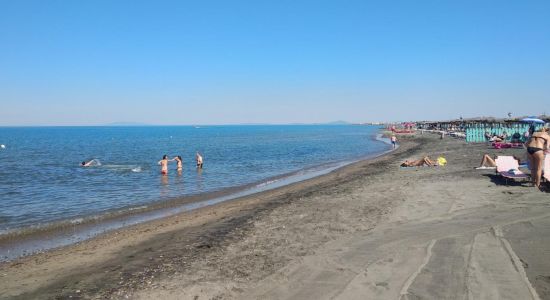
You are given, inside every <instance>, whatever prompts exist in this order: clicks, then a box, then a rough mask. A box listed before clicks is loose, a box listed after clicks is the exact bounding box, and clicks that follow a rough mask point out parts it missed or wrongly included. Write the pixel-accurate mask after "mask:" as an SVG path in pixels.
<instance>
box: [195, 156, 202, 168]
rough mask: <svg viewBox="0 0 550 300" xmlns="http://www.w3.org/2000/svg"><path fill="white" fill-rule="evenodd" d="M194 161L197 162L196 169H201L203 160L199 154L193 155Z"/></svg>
mask: <svg viewBox="0 0 550 300" xmlns="http://www.w3.org/2000/svg"><path fill="white" fill-rule="evenodd" d="M195 159H196V160H197V169H202V164H203V159H202V155H201V154H200V153H199V152H197V154H196V155H195Z"/></svg>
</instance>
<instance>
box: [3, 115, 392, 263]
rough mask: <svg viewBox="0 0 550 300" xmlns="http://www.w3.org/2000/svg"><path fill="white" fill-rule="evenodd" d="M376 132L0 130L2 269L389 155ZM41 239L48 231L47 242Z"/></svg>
mask: <svg viewBox="0 0 550 300" xmlns="http://www.w3.org/2000/svg"><path fill="white" fill-rule="evenodd" d="M379 129H380V128H379V127H378V126H358V125H242V126H241V125H239V126H237V125H234V126H129V127H122V126H112V127H109V126H98V127H0V260H1V259H4V260H7V259H12V258H14V257H17V256H21V255H25V254H29V253H33V252H37V251H41V250H46V249H48V248H52V247H57V246H61V245H66V244H70V243H73V242H77V241H80V240H82V239H85V238H89V237H91V236H94V235H97V234H99V233H101V232H103V231H106V230H111V229H115V228H119V227H122V226H127V225H129V224H134V223H139V222H143V221H147V220H150V219H155V218H159V217H164V216H167V215H170V214H172V213H178V212H180V211H183V210H189V209H194V208H197V207H201V206H204V205H210V204H214V203H217V202H221V201H226V200H229V199H232V198H235V197H238V196H242V195H245V194H250V193H254V192H258V191H262V190H266V189H270V188H275V187H278V186H281V185H285V184H289V183H293V182H296V181H300V180H304V179H307V178H311V177H314V176H318V175H321V174H324V173H327V172H330V171H332V170H334V169H336V168H339V167H341V166H343V165H345V164H349V163H351V162H354V161H357V160H360V159H364V158H368V157H373V156H377V155H380V154H381V153H384V152H386V151H389V149H390V146H389V145H388V143H386V142H383V141H381V140H380V139H377V138H376V137H377V134H378V132H379ZM1 145H4V146H1ZM197 152H200V153H201V155H202V156H203V158H204V166H203V169H197V168H196V162H195V154H196V153H197ZM165 154H166V155H168V157H169V158H173V157H175V156H177V155H179V156H181V157H182V158H183V170H182V171H181V172H178V171H177V170H176V163H175V162H170V165H169V173H168V175H167V176H162V175H161V174H160V166H159V165H158V161H159V160H161V158H162V156H163V155H165ZM90 160H94V162H93V164H92V166H90V167H82V166H81V162H82V161H90ZM67 228H69V229H70V230H68V229H67ZM76 228H80V229H79V230H77V229H76ZM39 232H48V235H47V238H45V237H44V236H45V235H44V234H41V235H37V233H39ZM52 232H54V233H55V234H53V233H52ZM63 232H64V233H63ZM31 237H32V238H31ZM39 237H40V238H39ZM40 239H43V240H40ZM2 241H3V242H2ZM6 241H8V242H6ZM10 241H11V242H10ZM15 241H18V242H17V243H19V244H18V245H15V244H17V243H16V242H15Z"/></svg>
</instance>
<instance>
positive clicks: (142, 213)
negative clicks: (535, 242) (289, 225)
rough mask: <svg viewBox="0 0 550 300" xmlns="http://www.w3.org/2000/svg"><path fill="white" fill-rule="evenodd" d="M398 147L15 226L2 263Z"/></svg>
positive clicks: (2, 241)
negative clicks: (200, 191) (141, 202)
mask: <svg viewBox="0 0 550 300" xmlns="http://www.w3.org/2000/svg"><path fill="white" fill-rule="evenodd" d="M371 139H372V140H373V141H378V142H382V143H384V144H388V145H390V144H391V143H390V142H389V139H387V138H384V137H383V134H382V133H381V131H380V132H378V133H377V134H376V135H375V136H371ZM397 148H398V147H397ZM397 148H396V149H397ZM396 149H392V148H389V149H387V150H385V151H383V152H379V153H374V154H368V155H364V156H361V157H358V158H350V159H346V160H340V161H333V162H330V163H326V164H323V165H317V166H311V167H307V168H304V169H301V170H297V171H294V172H291V173H285V174H281V175H277V176H273V177H269V178H266V179H263V180H260V181H257V182H252V183H250V184H246V185H243V186H237V187H230V188H226V189H223V190H220V191H214V192H208V193H205V194H198V195H191V196H186V197H176V198H172V199H167V200H163V201H158V202H153V203H150V204H149V205H140V206H138V207H127V208H124V209H117V210H115V211H108V212H103V213H101V214H100V215H92V216H86V217H80V218H77V219H70V220H62V221H58V222H53V223H48V224H44V225H41V226H38V227H35V226H30V227H25V228H21V229H14V230H12V231H8V232H6V233H4V234H1V235H0V253H1V255H0V263H2V262H9V261H12V260H16V259H18V258H20V257H26V256H32V255H35V254H39V253H44V252H47V251H51V250H52V249H56V248H60V247H66V246H70V245H72V244H75V243H80V242H84V241H86V240H90V239H93V238H95V237H97V236H100V235H102V234H108V233H110V232H112V231H116V230H120V229H124V228H126V227H129V226H135V225H139V224H142V223H146V222H151V221H155V220H159V219H162V218H167V217H170V216H174V215H178V214H182V213H186V212H190V211H193V210H196V209H201V208H203V207H206V206H210V205H216V204H218V203H222V202H225V201H233V200H238V199H240V198H243V197H247V196H251V195H255V194H259V193H262V192H265V191H269V190H273V189H279V188H282V187H285V186H288V185H292V184H294V183H299V182H302V181H307V180H310V179H312V178H316V177H321V176H324V175H326V174H329V173H331V172H334V171H335V170H339V169H341V168H345V167H346V166H349V165H351V164H355V163H358V162H361V161H367V160H371V159H374V158H377V157H381V156H384V155H386V154H388V153H391V152H393V151H395V150H396Z"/></svg>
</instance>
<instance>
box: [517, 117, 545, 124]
mask: <svg viewBox="0 0 550 300" xmlns="http://www.w3.org/2000/svg"><path fill="white" fill-rule="evenodd" d="M521 121H522V122H526V123H537V124H544V121H543V120H541V119H539V118H535V117H528V118H523V119H521Z"/></svg>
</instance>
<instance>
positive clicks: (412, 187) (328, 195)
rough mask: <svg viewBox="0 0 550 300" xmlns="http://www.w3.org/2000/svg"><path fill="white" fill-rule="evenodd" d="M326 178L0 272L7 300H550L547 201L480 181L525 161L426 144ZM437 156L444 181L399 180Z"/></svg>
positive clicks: (417, 173)
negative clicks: (496, 165)
mask: <svg viewBox="0 0 550 300" xmlns="http://www.w3.org/2000/svg"><path fill="white" fill-rule="evenodd" d="M399 139H400V142H401V146H400V147H399V149H397V150H396V151H394V152H392V153H389V154H387V155H384V156H382V157H379V158H375V159H372V160H366V161H361V162H358V163H355V164H352V165H349V166H346V167H344V168H341V169H339V170H336V171H334V172H332V173H330V174H327V175H324V176H320V177H317V178H313V179H310V180H307V181H303V182H299V183H295V184H292V185H289V186H285V187H282V188H278V189H275V190H270V191H266V192H262V193H259V194H255V195H251V196H247V197H244V198H240V199H236V200H232V201H228V202H225V203H220V204H217V205H214V206H210V207H205V208H202V209H199V210H195V211H191V212H187V213H183V214H180V215H177V216H172V217H168V218H165V219H161V220H156V221H152V222H148V223H144V224H139V225H136V226H132V227H128V228H124V229H121V230H117V231H114V232H110V233H108V234H104V235H101V236H99V237H97V238H94V239H91V240H88V241H85V242H81V243H78V244H75V245H71V246H67V247H63V248H59V249H55V250H52V251H48V252H46V253H41V254H37V255H33V256H29V257H24V258H20V259H17V260H15V261H11V262H7V263H3V264H1V265H0V277H1V280H0V297H1V298H6V299H7V298H10V299H52V298H62V299H66V298H84V299H87V298H115V299H125V298H130V299H550V262H549V260H548V257H550V237H549V235H548V232H549V230H550V205H549V203H550V202H549V200H550V197H549V194H548V193H546V192H541V191H539V190H538V189H535V188H533V187H530V186H529V185H528V184H523V185H522V184H509V185H506V184H504V181H503V180H500V179H499V178H498V177H497V176H496V175H494V170H475V169H474V167H476V166H477V165H478V164H479V161H480V160H481V157H482V156H483V154H484V153H490V154H493V153H497V154H504V155H512V154H515V155H518V156H520V157H521V158H524V157H525V154H524V152H525V150H523V149H501V150H493V149H488V147H487V145H486V144H467V143H465V142H464V141H463V140H459V139H453V138H445V139H443V140H440V139H439V136H438V135H432V134H424V135H419V134H417V135H416V136H408V137H399ZM424 155H428V156H430V157H432V158H437V156H439V155H443V156H444V157H445V158H446V159H447V160H448V164H447V165H446V166H444V167H420V168H406V169H403V168H400V167H399V164H400V163H401V162H402V161H404V160H405V159H418V158H421V157H422V156H424Z"/></svg>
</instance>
